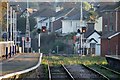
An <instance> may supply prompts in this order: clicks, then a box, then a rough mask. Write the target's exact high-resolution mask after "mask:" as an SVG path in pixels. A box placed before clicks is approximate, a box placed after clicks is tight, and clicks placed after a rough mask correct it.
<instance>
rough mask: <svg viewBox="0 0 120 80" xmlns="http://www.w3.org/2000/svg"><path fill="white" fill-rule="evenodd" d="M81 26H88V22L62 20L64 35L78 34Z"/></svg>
mask: <svg viewBox="0 0 120 80" xmlns="http://www.w3.org/2000/svg"><path fill="white" fill-rule="evenodd" d="M80 25H83V26H86V22H85V21H83V23H80V20H62V33H63V34H64V33H71V32H77V30H78V29H80V28H81V27H80Z"/></svg>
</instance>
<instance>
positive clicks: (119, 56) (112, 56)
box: [105, 55, 120, 60]
mask: <svg viewBox="0 0 120 80" xmlns="http://www.w3.org/2000/svg"><path fill="white" fill-rule="evenodd" d="M105 57H110V58H114V59H117V60H120V55H105Z"/></svg>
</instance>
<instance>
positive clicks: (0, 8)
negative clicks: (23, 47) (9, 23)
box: [0, 1, 7, 37]
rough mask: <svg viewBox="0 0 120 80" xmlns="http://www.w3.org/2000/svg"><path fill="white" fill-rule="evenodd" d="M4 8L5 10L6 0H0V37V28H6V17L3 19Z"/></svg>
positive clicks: (0, 30)
mask: <svg viewBox="0 0 120 80" xmlns="http://www.w3.org/2000/svg"><path fill="white" fill-rule="evenodd" d="M6 10H7V1H5V2H2V1H0V37H1V33H2V30H5V29H6V19H5V15H6Z"/></svg>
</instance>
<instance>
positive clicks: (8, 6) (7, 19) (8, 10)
mask: <svg viewBox="0 0 120 80" xmlns="http://www.w3.org/2000/svg"><path fill="white" fill-rule="evenodd" d="M8 21H9V4H8V3H7V41H8V38H9V36H8V28H9V22H8Z"/></svg>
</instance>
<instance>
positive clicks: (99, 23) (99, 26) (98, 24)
mask: <svg viewBox="0 0 120 80" xmlns="http://www.w3.org/2000/svg"><path fill="white" fill-rule="evenodd" d="M95 30H96V31H102V17H99V18H98V19H97V22H96V23H95Z"/></svg>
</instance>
